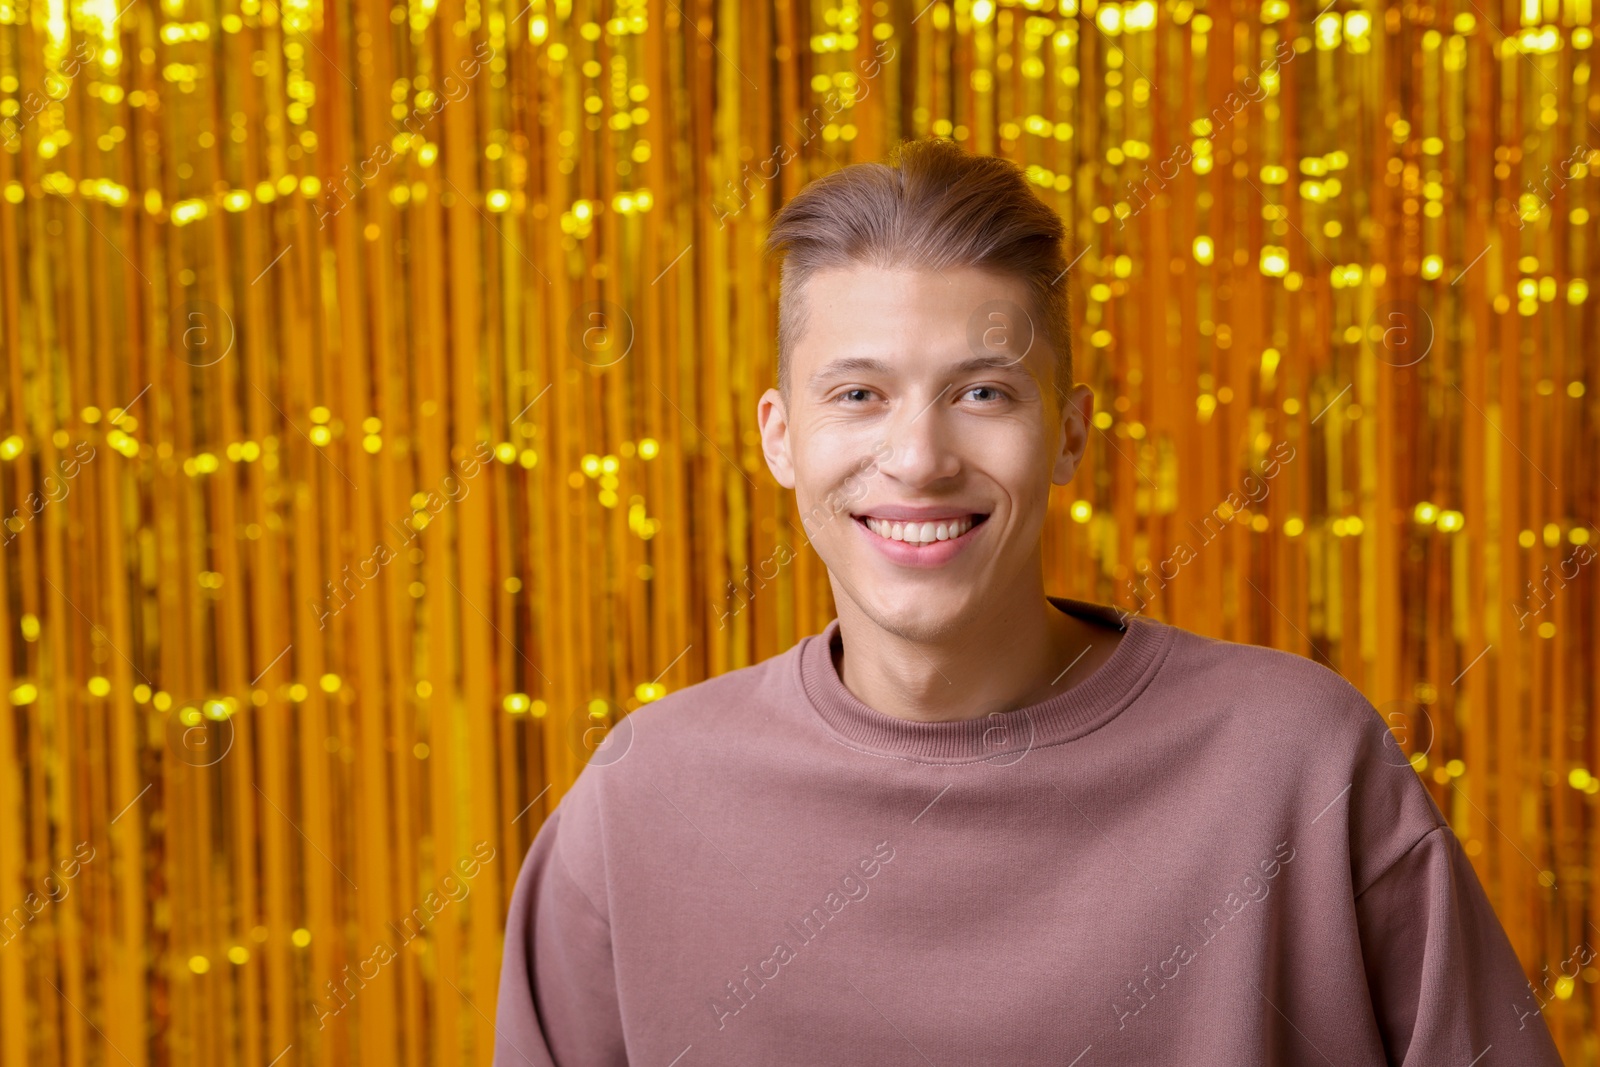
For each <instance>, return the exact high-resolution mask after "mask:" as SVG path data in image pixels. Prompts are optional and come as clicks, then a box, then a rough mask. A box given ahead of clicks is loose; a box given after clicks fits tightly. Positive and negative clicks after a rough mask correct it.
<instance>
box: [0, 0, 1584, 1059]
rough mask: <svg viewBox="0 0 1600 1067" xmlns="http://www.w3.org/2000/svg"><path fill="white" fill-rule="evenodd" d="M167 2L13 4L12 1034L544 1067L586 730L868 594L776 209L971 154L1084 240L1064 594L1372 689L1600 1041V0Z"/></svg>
mask: <svg viewBox="0 0 1600 1067" xmlns="http://www.w3.org/2000/svg"><path fill="white" fill-rule="evenodd" d="M124 2H125V0H0V135H3V146H4V151H3V152H0V193H3V199H0V238H3V252H0V352H3V363H0V369H3V384H0V516H3V517H0V523H3V530H0V540H3V545H0V615H3V622H4V625H3V626H0V706H3V707H4V709H5V712H6V714H5V715H4V716H3V718H0V909H4V910H3V912H0V1061H3V1062H5V1063H7V1064H13V1063H15V1064H22V1063H63V1064H73V1065H78V1064H113V1063H127V1064H135V1065H141V1067H142V1065H144V1064H207V1065H211V1064H241V1065H251V1067H269V1065H283V1067H289V1065H294V1064H329V1065H331V1064H345V1063H356V1062H362V1063H373V1064H390V1063H393V1064H441V1065H442V1064H454V1063H464V1062H474V1063H480V1064H482V1063H487V1062H488V1059H489V1054H490V1048H491V1043H492V1036H493V1030H492V1024H491V1021H490V1019H491V1017H492V1014H493V1011H494V998H495V990H496V981H497V974H498V962H499V948H500V938H501V927H502V918H503V915H504V910H505V906H506V902H507V898H508V895H509V891H510V888H511V885H512V882H513V879H514V877H515V874H516V871H517V867H518V865H519V863H520V860H521V857H522V855H523V852H524V851H525V849H526V847H527V845H528V843H529V841H530V840H531V838H532V836H533V834H534V833H535V832H536V831H537V829H538V826H539V823H540V820H541V818H542V817H543V816H544V814H545V813H546V812H548V811H549V810H550V808H551V807H552V806H553V804H554V803H555V802H556V800H557V799H558V798H559V796H560V795H561V793H562V791H563V790H564V789H565V788H566V787H567V786H568V785H569V784H570V783H571V781H572V779H573V777H574V776H575V774H576V773H577V771H578V769H579V767H580V766H581V765H582V763H583V761H584V760H585V759H586V758H587V756H588V753H589V752H590V751H591V750H592V749H593V748H594V747H595V745H596V744H597V743H598V742H599V741H600V740H601V739H603V738H604V737H605V736H607V730H608V729H609V728H610V727H612V726H613V725H615V724H616V723H617V722H618V721H619V720H620V718H621V717H622V716H624V715H625V714H626V713H627V712H628V711H629V710H630V709H632V708H635V707H638V706H639V705H640V704H641V703H642V702H644V701H648V700H651V699H656V698H658V697H659V696H661V695H662V694H663V693H665V692H667V691H668V690H674V689H680V688H682V687H684V686H687V685H689V684H691V683H693V682H695V681H697V680H699V679H701V678H704V677H707V676H708V675H712V674H716V673H720V672H723V671H726V670H729V669H732V668H735V667H739V666H742V665H745V664H749V663H752V662H754V661H756V660H758V659H760V658H763V657H765V656H768V655H772V654H774V653H777V652H779V651H780V650H782V649H784V648H786V647H788V646H789V645H790V644H792V643H793V642H794V641H795V640H796V639H797V638H798V637H800V636H802V635H804V634H807V633H810V632H814V631H816V630H818V629H820V628H821V626H822V625H823V624H824V623H825V622H826V621H827V620H828V618H830V617H831V608H830V603H829V599H828V592H827V585H826V578H825V573H824V571H823V569H822V567H821V565H820V562H819V561H818V560H817V559H816V557H815V555H814V554H813V553H810V552H807V551H806V550H805V548H804V543H803V540H804V539H803V536H802V535H801V533H800V531H799V524H798V522H797V520H796V516H795V515H794V513H793V505H792V501H791V499H790V498H789V497H788V496H787V495H786V494H785V493H783V492H781V491H780V490H779V489H778V488H777V487H776V485H775V484H774V483H773V482H772V481H771V479H770V477H769V476H768V475H767V474H766V472H765V468H764V466H763V464H762V462H761V458H760V452H759V448H758V446H757V441H756V434H755V428H754V407H755V401H756V398H757V397H758V396H759V395H760V393H761V391H762V390H763V389H764V388H765V387H766V385H767V384H768V382H769V381H770V380H771V376H772V368H773V348H772V337H773V334H774V331H775V322H774V319H773V298H774V296H775V290H774V288H773V283H774V280H775V279H774V275H773V273H772V272H770V271H768V270H766V269H765V268H764V267H763V264H762V262H761V259H760V255H759V248H760V242H761V239H762V236H763V233H764V227H765V221H766V219H767V218H768V217H769V215H770V213H771V211H772V210H774V208H775V206H776V205H778V204H780V203H781V202H782V201H783V200H784V198H786V197H787V196H789V195H791V194H792V193H793V192H794V191H795V190H796V189H798V188H799V187H800V186H801V185H802V184H804V183H805V182H806V181H807V180H809V179H811V178H813V177H815V176H817V175H819V174H821V173H824V172H826V171H828V170H831V169H833V168H835V167H837V166H840V165H843V164H845V163H848V162H851V161H856V160H866V159H879V158H882V156H883V155H884V153H885V152H886V150H887V149H888V147H889V146H890V145H891V144H892V143H893V141H894V140H895V139H897V138H899V137H901V136H928V135H939V136H950V137H954V138H956V139H957V140H959V141H961V142H962V143H964V144H966V145H968V146H969V147H970V148H971V149H973V150H976V151H981V152H993V153H1000V154H1004V155H1006V156H1009V157H1011V158H1014V159H1016V160H1018V161H1019V162H1021V163H1023V164H1025V165H1026V167H1027V169H1028V174H1029V176H1030V178H1031V179H1032V180H1033V181H1034V182H1035V183H1036V184H1037V186H1038V188H1039V189H1040V191H1041V192H1042V193H1043V195H1045V196H1046V197H1047V198H1048V199H1049V200H1050V201H1051V202H1052V203H1054V204H1055V205H1056V206H1057V207H1058V208H1059V210H1060V211H1061V213H1062V214H1063V216H1064V218H1065V219H1066V220H1067V221H1068V223H1069V226H1070V229H1071V233H1072V235H1073V245H1074V251H1073V253H1072V254H1073V255H1074V256H1076V257H1077V259H1076V263H1075V267H1074V277H1075V281H1074V282H1073V294H1074V310H1075V316H1076V318H1077V321H1078V322H1079V324H1080V325H1079V331H1078V345H1077V360H1078V363H1077V370H1078V378H1079V380H1082V381H1086V382H1088V383H1090V384H1091V385H1092V386H1093V387H1094V389H1095V391H1096V395H1097V397H1098V402H1099V404H1100V405H1101V407H1102V408H1103V410H1102V412H1101V414H1100V415H1099V417H1098V420H1097V426H1098V428H1099V430H1100V431H1102V432H1100V433H1098V434H1097V435H1096V436H1095V437H1094V439H1093V441H1092V443H1091V456H1092V463H1091V465H1090V466H1089V467H1088V468H1086V469H1085V470H1084V472H1083V473H1082V474H1081V475H1080V476H1079V478H1078V480H1077V481H1076V482H1075V483H1074V484H1073V485H1071V486H1068V487H1066V488H1065V489H1063V490H1058V492H1059V493H1060V497H1059V500H1058V501H1057V512H1056V515H1057V521H1056V523H1055V524H1054V525H1053V527H1052V528H1051V529H1050V531H1049V533H1048V552H1049V561H1050V562H1049V568H1050V582H1051V588H1052V590H1053V591H1059V592H1063V593H1067V594H1070V595H1077V596H1084V597H1089V598H1092V599H1099V600H1102V601H1108V602H1112V601H1114V602H1116V603H1119V604H1121V605H1123V606H1125V607H1128V608H1130V609H1137V610H1143V611H1148V612H1150V613H1152V614H1154V615H1156V616H1157V617H1160V618H1163V619H1166V620H1167V621H1170V622H1174V623H1177V624H1179V625H1182V626H1186V627H1188V628H1191V629H1195V630H1198V631H1200V632H1203V633H1208V634H1212V635H1216V636H1219V637H1226V638H1229V639H1233V640H1246V641H1253V642H1259V643H1264V644H1273V645H1276V646H1278V647H1282V648H1286V649H1290V650H1293V651H1295V652H1298V653H1301V654H1305V655H1308V656H1313V657H1316V658H1317V659H1319V660H1321V661H1323V662H1326V663H1328V664H1330V665H1331V666H1333V667H1334V668H1336V669H1338V670H1339V671H1341V672H1343V673H1344V674H1345V675H1346V676H1347V677H1349V678H1350V679H1351V680H1352V681H1353V682H1355V683H1356V684H1357V685H1358V686H1360V687H1361V688H1362V689H1363V691H1364V692H1365V693H1366V694H1367V695H1368V696H1369V698H1370V699H1371V700H1372V701H1373V702H1374V704H1375V705H1377V706H1378V707H1379V709H1380V710H1381V711H1383V712H1384V714H1385V715H1386V716H1387V717H1388V718H1389V719H1390V722H1391V724H1392V725H1393V727H1394V729H1395V733H1396V737H1397V740H1398V742H1399V743H1400V744H1401V745H1402V748H1403V750H1404V751H1405V752H1407V753H1410V754H1411V759H1412V763H1413V765H1414V766H1415V767H1416V769H1417V771H1418V773H1419V774H1420V775H1421V776H1422V777H1423V780H1424V781H1425V782H1427V783H1428V785H1429V787H1430V788H1431V789H1432V790H1433V792H1434V795H1435V797H1436V798H1437V799H1438V801H1439V803H1440V805H1441V807H1442V808H1443V810H1444V811H1445V812H1446V813H1447V814H1448V815H1449V816H1450V818H1451V820H1452V822H1453V824H1454V826H1455V829H1456V831H1457V833H1458V834H1459V835H1460V836H1461V838H1462V840H1463V841H1464V842H1465V843H1466V847H1467V850H1468V852H1469V853H1470V854H1471V855H1472V857H1473V862H1474V863H1475V864H1476V865H1477V868H1478V870H1479V872H1480V874H1481V876H1482V877H1483V879H1484V881H1485V883H1486V885H1487V886H1488V888H1489V892H1490V894H1491V896H1492V898H1493V900H1494V902H1495V905H1496V907H1497V908H1498V910H1499V914H1500V915H1501V917H1502V919H1503V920H1504V922H1505V924H1506V926H1507V928H1508V930H1509V932H1510V934H1511V937H1512V940H1513V942H1514V943H1515V945H1516V948H1517V951H1518V953H1519V955H1520V956H1521V959H1522V961H1523V963H1524V965H1525V967H1526V969H1527V971H1528V975H1529V978H1530V990H1529V994H1528V997H1527V998H1526V1000H1525V1001H1524V1002H1523V1003H1521V1004H1518V1005H1512V1004H1507V1005H1505V1006H1504V1010H1505V1011H1507V1012H1513V1011H1515V1012H1517V1013H1519V1015H1520V1014H1523V1013H1527V1012H1531V1011H1537V1010H1542V1011H1543V1012H1544V1017H1545V1019H1546V1021H1547V1022H1548V1023H1549V1024H1550V1026H1551V1028H1552V1030H1553V1031H1554V1032H1555V1033H1556V1035H1557V1038H1558V1041H1559V1042H1560V1044H1561V1047H1562V1049H1563V1052H1564V1054H1565V1056H1566V1057H1567V1062H1568V1063H1571V1064H1595V1063H1600V1056H1597V1052H1596V1048H1595V1038H1594V1018H1595V1010H1596V1006H1597V993H1600V988H1597V979H1600V970H1597V969H1596V965H1595V963H1591V962H1590V961H1589V956H1590V954H1591V953H1592V952H1593V951H1595V950H1596V947H1597V946H1600V926H1597V922H1600V918H1597V916H1596V915H1595V913H1594V900H1595V892H1594V888H1593V881H1592V872H1593V870H1594V868H1595V865H1596V862H1597V860H1600V832H1597V829H1596V820H1595V810H1596V804H1597V791H1600V778H1597V777H1596V775H1595V774H1594V773H1591V772H1600V765H1597V762H1596V754H1595V749H1594V745H1595V738H1594V736H1593V732H1592V730H1591V725H1592V723H1593V720H1594V707H1595V698H1596V693H1595V672H1594V669H1593V663H1594V662H1595V657H1596V655H1597V654H1600V648H1597V634H1600V629H1597V626H1596V622H1597V620H1596V618H1595V612H1596V605H1597V601H1600V598H1597V597H1596V595H1595V594H1596V579H1595V570H1596V568H1595V567H1594V566H1592V565H1591V563H1592V561H1593V553H1594V550H1593V539H1594V527H1595V522H1596V510H1595V507H1596V492H1595V489H1596V484H1597V474H1596V457H1597V455H1600V449H1597V447H1596V445H1597V442H1596V432H1595V421H1596V420H1595V410H1596V409H1595V401H1594V399H1593V398H1592V397H1591V396H1590V394H1589V390H1588V386H1589V385H1591V384H1593V378H1594V376H1595V373H1596V370H1597V365H1600V355H1597V351H1600V346H1597V342H1596V338H1597V337H1600V323H1597V322H1596V315H1595V306H1596V300H1595V298H1594V294H1593V293H1592V291H1591V290H1592V289H1593V288H1594V286H1595V284H1596V281H1597V267H1596V259H1595V255H1596V253H1595V247H1594V245H1595V237H1596V225H1595V214H1596V212H1600V204H1596V190H1597V183H1596V180H1595V169H1596V168H1600V152H1597V151H1596V150H1595V149H1594V147H1592V146H1595V145H1600V94H1597V93H1596V92H1595V91H1594V89H1593V88H1592V65H1593V57H1594V54H1595V51H1594V47H1593V33H1592V26H1593V23H1594V12H1593V9H1592V7H1591V3H1592V0H1523V2H1520V3H1516V2H1496V3H1490V2H1489V0H1450V2H1447V3H1442V4H1440V5H1438V6H1434V5H1431V4H1422V3H1415V2H1407V3H1395V2H1388V3H1383V4H1378V3H1374V2H1364V0H1332V2H1331V3H1328V4H1326V6H1324V5H1323V4H1322V3H1321V2H1318V3H1316V4H1311V3H1304V2H1297V3H1293V4H1291V3H1289V2H1287V0H1263V2H1259V3H1258V2H1241V3H1234V4H1231V5H1229V4H1224V3H1209V4H1196V3H1193V2H1191V0H1163V2H1162V3H1160V4H1155V3H1152V2H1151V0H1130V2H1127V3H1122V4H1108V3H1100V4H1098V5H1097V4H1096V2H1095V0H1076V4H1081V5H1082V6H1081V7H1080V6H1076V5H1075V3H1074V0H1040V2H1037V3H994V2H991V0H976V2H967V0H960V2H957V3H956V4H954V5H953V6H952V5H951V4H948V3H944V2H937V3H932V4H927V5H926V6H924V5H923V3H922V2H921V0H913V2H911V3H906V2H902V0H896V2H893V3H889V2H878V3H867V4H859V5H858V4H854V3H848V2H846V3H831V2H830V3H821V2H819V3H778V4H775V5H771V6H769V5H758V4H754V3H746V4H741V3H733V2H726V0H682V2H681V3H680V2H678V0H635V2H628V0H618V2H616V3H605V4H588V3H572V2H570V0H533V2H532V3H528V4H526V6H524V0H512V2H511V3H507V4H500V3H495V2H493V0H490V2H484V0H464V2H463V0H410V3H409V5H399V6H394V5H391V4H389V3H379V2H377V0H344V2H320V0H287V2H273V0H218V2H216V3H211V2H206V0H131V3H127V5H126V6H125V7H124V6H123V5H124ZM1286 696H1292V695H1286Z"/></svg>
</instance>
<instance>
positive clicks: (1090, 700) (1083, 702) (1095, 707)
mask: <svg viewBox="0 0 1600 1067" xmlns="http://www.w3.org/2000/svg"><path fill="white" fill-rule="evenodd" d="M1048 599H1049V600H1050V602H1051V603H1052V604H1054V605H1055V606H1056V607H1057V608H1060V609H1061V610H1062V611H1064V612H1066V613H1067V614H1069V615H1075V616H1077V617H1078V618H1081V619H1084V620H1085V621H1087V622H1092V623H1098V624H1100V625H1103V626H1107V627H1110V628H1112V629H1119V630H1122V631H1124V632H1123V637H1122V640H1121V641H1119V642H1117V647H1116V648H1115V649H1113V650H1112V653H1111V656H1110V658H1109V659H1107V660H1106V661H1105V662H1104V663H1102V664H1101V665H1100V666H1099V667H1097V668H1096V669H1095V671H1094V673H1092V674H1090V675H1089V677H1087V678H1085V679H1083V680H1082V681H1080V682H1078V683H1077V684H1076V685H1074V686H1072V687H1071V688H1070V689H1068V690H1067V691H1066V692H1064V693H1058V694H1056V695H1055V696H1052V697H1048V698H1046V699H1045V700H1042V701H1039V702H1038V703H1036V704H1031V705H1028V706H1027V707H1023V708H1018V709H1015V710H1013V711H1010V712H1006V713H1003V714H1001V713H996V714H991V715H986V716H981V717H979V718H977V719H968V720H964V721H958V722H914V721H912V720H909V719H902V718H899V717H898V716H894V715H888V714H885V713H884V712H881V711H878V710H876V709H875V708H872V707H869V706H868V705H866V704H865V703H863V702H862V701H861V700H860V699H859V698H858V697H857V696H856V695H855V694H854V693H852V692H851V691H850V690H849V689H847V688H846V687H845V684H844V681H843V680H842V679H841V678H840V677H839V671H838V668H837V667H835V666H834V658H833V651H834V649H835V648H838V647H842V640H841V638H840V634H839V620H838V619H834V620H833V621H832V622H830V623H828V625H827V627H826V628H825V629H824V630H823V631H822V633H820V634H813V635H811V636H809V637H806V638H804V639H803V640H802V641H801V642H800V648H799V650H798V651H799V655H798V657H797V662H798V664H799V673H800V681H801V685H802V687H803V688H804V690H805V694H806V696H807V698H808V699H809V700H810V702H811V705H812V707H814V708H815V709H816V711H817V714H818V715H820V716H821V717H822V719H823V721H824V722H825V723H826V724H827V725H828V727H829V728H831V729H832V730H833V732H834V733H836V734H838V735H839V736H840V737H841V738H843V739H844V740H846V741H848V742H850V743H851V744H852V745H854V746H855V747H857V748H862V749H866V750H868V751H871V752H876V753H879V754H881V755H885V756H895V757H899V758H902V759H910V760H916V761H920V762H927V763H942V762H950V763H969V762H974V761H978V760H992V761H998V762H1002V763H1009V762H1015V761H1016V760H1018V759H1021V758H1022V755H1024V754H1025V753H1026V752H1027V751H1029V750H1030V749H1035V748H1040V747H1043V746H1045V745H1054V744H1059V743H1061V742H1063V741H1070V740H1072V739H1073V738H1075V737H1081V736H1082V735H1084V734H1086V733H1088V732H1090V731H1091V730H1094V729H1096V728H1097V727H1099V726H1101V725H1104V724H1105V723H1106V722H1108V721H1110V719H1111V718H1112V717H1113V716H1115V715H1116V714H1118V713H1119V712H1120V711H1122V710H1123V709H1124V708H1126V707H1127V706H1128V705H1129V704H1131V703H1132V702H1133V701H1134V699H1135V698H1136V697H1138V695H1139V694H1140V693H1141V692H1142V691H1143V690H1144V688H1145V686H1146V685H1148V684H1149V682H1150V679H1151V678H1152V677H1153V676H1154V675H1155V673H1156V670H1157V669H1158V668H1159V667H1160V666H1161V662H1162V660H1163V659H1164V658H1165V654H1166V652H1167V649H1168V648H1169V646H1170V645H1171V639H1172V633H1173V631H1172V627H1170V626H1168V625H1166V624H1165V623H1162V622H1159V621H1157V620H1155V619H1150V618H1146V617H1144V616H1142V615H1124V614H1122V613H1120V612H1119V611H1117V609H1115V608H1112V607H1108V606H1106V605H1103V604H1094V603H1091V602H1089V601H1085V600H1074V599H1072V598H1070V597H1056V596H1053V597H1049V598H1048Z"/></svg>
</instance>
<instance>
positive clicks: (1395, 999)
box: [1356, 826, 1561, 1067]
mask: <svg viewBox="0 0 1600 1067" xmlns="http://www.w3.org/2000/svg"><path fill="white" fill-rule="evenodd" d="M1356 918H1357V922H1358V924H1359V926H1360V936H1361V950H1362V954H1363V957H1364V958H1365V961H1366V971H1367V985H1368V989H1369V991H1370V992H1371V995H1372V1007H1373V1011H1374V1013H1375V1015H1376V1016H1377V1019H1378V1027H1379V1030H1380V1032H1381V1033H1382V1036H1383V1044H1384V1048H1385V1049H1387V1050H1388V1058H1389V1062H1390V1063H1391V1064H1394V1065H1396V1067H1434V1065H1439V1067H1446V1065H1450V1064H1455V1065H1457V1067H1465V1065H1466V1064H1474V1065H1476V1067H1496V1065H1499V1064H1517V1065H1519V1067H1561V1057H1560V1055H1559V1053H1558V1052H1557V1051H1556V1046H1555V1042H1554V1040H1552V1038H1551V1036H1550V1031H1549V1029H1548V1028H1547V1027H1546V1026H1545V1023H1544V1018H1543V1016H1542V1015H1540V1014H1538V1013H1537V1011H1536V1010H1535V1009H1537V1002H1536V1001H1534V1000H1532V998H1531V997H1530V996H1529V994H1528V980H1527V977H1526V975H1525V974H1524V973H1523V970H1522V965H1521V963H1520V962H1519V961H1518V960H1517V956H1516V952H1515V951H1514V950H1513V949H1512V947H1511V941H1510V939H1509V938H1508V937H1507V936H1506V932H1505V928H1504V927H1503V926H1501V925H1500V920H1499V919H1498V918H1496V916H1495V913H1494V908H1493V906H1492V905H1491V904H1490V903H1489V898H1488V895H1487V894H1486V893H1485V892H1484V889H1483V885H1482V883H1480V882H1479V881H1478V875H1477V872H1476V871H1475V870H1473V867H1472V863H1471V861H1470V860H1468V859H1467V856H1466V853H1465V852H1463V851H1462V849H1461V842H1460V841H1459V840H1458V839H1457V838H1456V835H1455V834H1454V833H1453V832H1452V831H1451V830H1450V828H1449V827H1448V826H1439V827H1435V828H1434V829H1433V830H1431V831H1429V832H1428V833H1427V834H1425V835H1424V836H1423V837H1422V838H1421V839H1420V840H1419V841H1417V843H1416V844H1415V845H1414V846H1412V848H1411V849H1410V850H1409V851H1408V852H1406V853H1405V854H1404V855H1403V856H1401V857H1400V858H1399V859H1398V860H1397V861H1395V863H1394V864H1393V865H1391V866H1390V867H1389V868H1388V869H1387V870H1386V871H1384V872H1383V873H1382V874H1381V875H1379V876H1378V878H1377V879H1376V880H1375V881H1374V882H1373V883H1372V884H1371V885H1369V886H1368V887H1367V888H1366V889H1365V890H1363V891H1362V892H1361V893H1360V894H1358V895H1357V897H1356Z"/></svg>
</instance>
